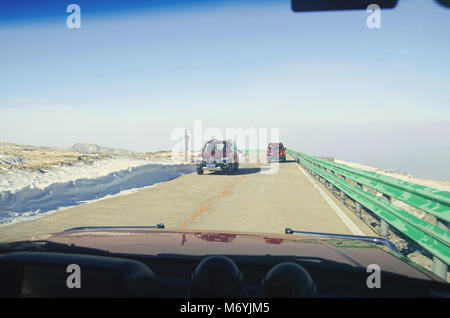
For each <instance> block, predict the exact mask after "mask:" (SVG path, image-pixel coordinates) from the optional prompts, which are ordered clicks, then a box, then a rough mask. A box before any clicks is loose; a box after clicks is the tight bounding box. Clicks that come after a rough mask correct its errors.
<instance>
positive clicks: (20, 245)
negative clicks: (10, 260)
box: [0, 241, 110, 255]
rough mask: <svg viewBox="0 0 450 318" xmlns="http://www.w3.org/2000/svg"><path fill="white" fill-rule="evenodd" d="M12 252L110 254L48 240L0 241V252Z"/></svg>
mask: <svg viewBox="0 0 450 318" xmlns="http://www.w3.org/2000/svg"><path fill="white" fill-rule="evenodd" d="M12 252H57V253H76V254H91V255H92V254H93V255H110V253H109V252H108V251H105V250H101V249H96V248H89V247H82V246H77V245H74V244H70V245H69V244H63V243H55V242H50V241H21V242H9V243H0V253H12Z"/></svg>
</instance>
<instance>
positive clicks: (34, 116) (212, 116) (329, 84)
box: [0, 0, 450, 179]
mask: <svg viewBox="0 0 450 318" xmlns="http://www.w3.org/2000/svg"><path fill="white" fill-rule="evenodd" d="M46 2H48V1H46ZM72 2H74V3H77V2H76V1H75V0H74V1H72ZM185 2H186V3H189V1H185ZM69 3H70V2H68V3H67V4H69ZM80 6H81V18H82V27H81V29H68V28H67V27H66V22H65V19H66V17H67V16H68V14H67V13H65V7H64V6H61V8H62V11H61V10H56V9H55V10H54V12H53V11H52V16H50V17H44V18H36V17H34V18H33V19H31V18H30V17H28V18H27V19H18V20H14V19H12V20H11V19H9V20H8V15H7V14H4V15H3V16H2V15H0V18H3V20H2V21H1V23H0V140H1V141H8V142H17V143H24V144H33V145H49V146H69V145H71V144H72V143H75V142H91V143H97V144H102V145H106V146H113V147H123V148H128V149H132V150H137V151H154V150H160V149H170V148H171V147H172V145H173V143H174V142H173V141H171V139H170V136H171V131H172V130H173V129H175V128H177V127H188V128H192V126H193V121H194V120H196V119H201V120H203V123H204V127H205V128H207V127H219V128H223V129H224V128H227V127H242V128H250V127H256V128H259V127H267V128H271V127H278V128H280V135H281V139H282V140H283V141H284V142H285V143H286V144H287V145H288V147H289V146H291V148H296V149H299V150H303V151H305V152H308V153H311V154H317V155H331V156H336V157H338V158H341V159H346V160H351V161H356V162H361V163H366V164H372V165H376V166H379V167H382V168H386V169H394V170H395V169H396V170H403V171H404V172H410V173H413V174H415V175H418V176H426V177H435V178H439V179H450V168H448V162H450V143H449V140H450V128H449V127H450V89H448V85H449V83H450V59H449V52H450V34H449V33H450V10H448V9H445V8H443V7H440V6H439V5H437V4H436V3H434V2H433V1H427V0H423V1H419V0H408V1H404V0H403V1H402V0H400V1H399V5H398V7H397V8H396V9H394V10H388V11H382V13H381V28H380V29H369V28H367V26H366V19H367V17H368V16H369V13H367V12H365V11H357V12H332V13H319V12H317V13H293V12H292V11H291V10H290V2H289V1H287V0H286V1H230V2H228V3H225V4H224V3H223V2H221V1H216V2H213V3H212V4H209V5H186V4H185V5H183V6H176V5H175V6H169V7H165V6H163V5H162V6H160V7H150V8H140V9H139V10H128V11H125V12H120V11H110V12H107V13H102V12H95V14H94V13H93V12H90V11H89V10H87V9H86V10H84V7H83V5H82V4H80ZM50 7H51V6H50ZM52 8H53V7H52ZM31 9H32V8H31ZM31 9H30V12H32V10H31ZM53 9H54V8H53ZM88 9H89V8H88ZM60 11H61V12H60ZM10 17H11V16H9V18H10ZM408 158H409V160H408ZM411 160H412V163H411ZM436 164H440V165H447V168H446V169H447V170H446V171H444V172H442V169H440V170H438V169H437V168H436V167H431V168H430V167H429V166H430V165H434V166H436Z"/></svg>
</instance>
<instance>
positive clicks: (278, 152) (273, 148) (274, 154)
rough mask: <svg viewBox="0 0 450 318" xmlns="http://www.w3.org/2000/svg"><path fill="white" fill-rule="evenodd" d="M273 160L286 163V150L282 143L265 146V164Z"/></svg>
mask: <svg viewBox="0 0 450 318" xmlns="http://www.w3.org/2000/svg"><path fill="white" fill-rule="evenodd" d="M273 160H276V161H286V148H285V147H284V145H283V143H281V142H276V143H270V144H269V145H268V146H267V162H271V161H273Z"/></svg>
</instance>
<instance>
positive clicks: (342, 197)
mask: <svg viewBox="0 0 450 318" xmlns="http://www.w3.org/2000/svg"><path fill="white" fill-rule="evenodd" d="M339 199H340V200H341V202H342V203H343V204H344V205H345V193H344V191H342V190H341V193H340V194H339Z"/></svg>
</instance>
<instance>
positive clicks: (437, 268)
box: [433, 219, 450, 280]
mask: <svg viewBox="0 0 450 318" xmlns="http://www.w3.org/2000/svg"><path fill="white" fill-rule="evenodd" d="M436 226H438V227H440V228H441V229H444V230H446V231H448V230H449V228H450V223H449V222H445V221H442V220H439V219H437V220H436ZM447 271H448V265H447V264H446V263H444V262H443V261H442V260H440V259H439V258H438V257H436V256H434V255H433V273H435V274H436V275H437V276H439V277H440V278H442V279H444V280H447Z"/></svg>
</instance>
